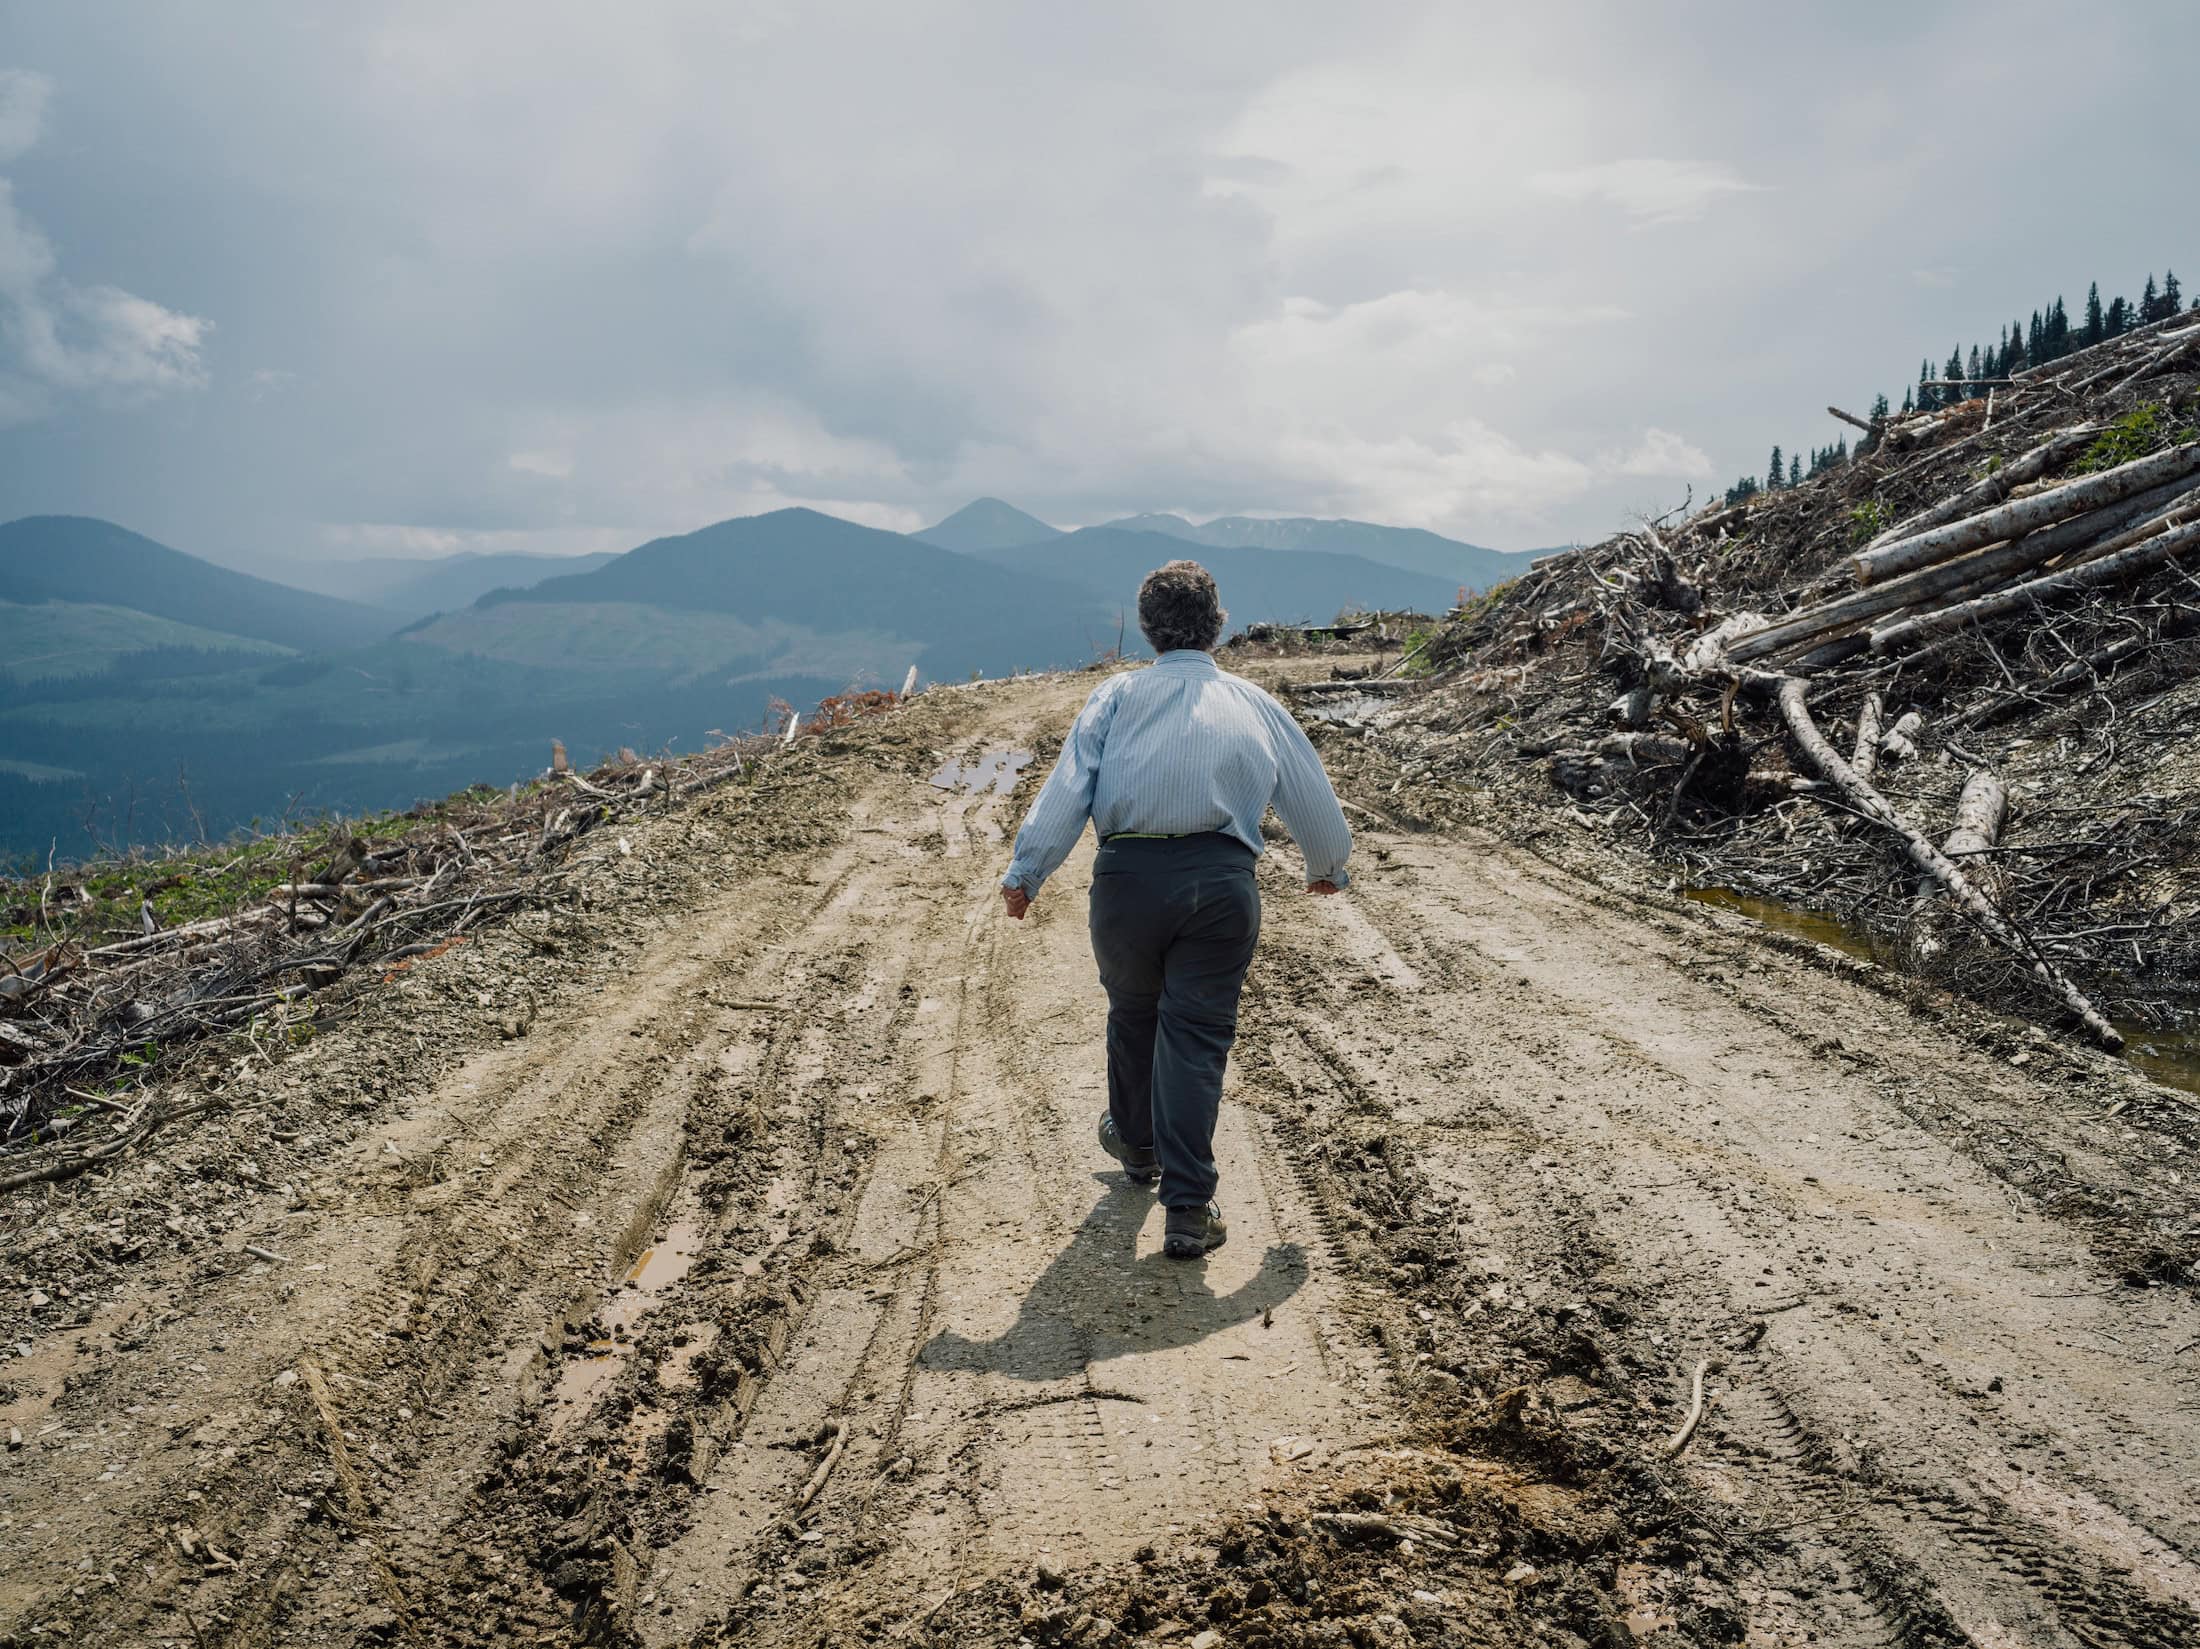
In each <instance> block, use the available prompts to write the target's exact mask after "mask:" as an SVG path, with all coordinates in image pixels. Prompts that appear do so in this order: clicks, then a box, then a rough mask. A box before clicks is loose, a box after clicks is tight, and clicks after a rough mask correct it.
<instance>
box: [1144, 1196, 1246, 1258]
mask: <svg viewBox="0 0 2200 1649" xmlns="http://www.w3.org/2000/svg"><path fill="white" fill-rule="evenodd" d="M1229 1236H1230V1228H1229V1227H1228V1226H1226V1225H1224V1224H1223V1223H1222V1210H1221V1209H1219V1208H1217V1207H1216V1206H1215V1205H1214V1204H1213V1203H1211V1202H1210V1203H1208V1204H1206V1205H1205V1206H1204V1207H1201V1208H1172V1209H1170V1210H1169V1212H1168V1218H1167V1219H1166V1220H1165V1221H1164V1222H1163V1224H1162V1227H1161V1252H1162V1253H1164V1254H1166V1255H1168V1256H1169V1258H1170V1259H1172V1260H1196V1259H1199V1258H1200V1257H1201V1256H1202V1255H1206V1254H1212V1253H1213V1252H1214V1251H1215V1250H1216V1249H1218V1248H1220V1247H1221V1246H1222V1245H1223V1244H1224V1243H1225V1242H1227V1241H1228V1240H1229Z"/></svg>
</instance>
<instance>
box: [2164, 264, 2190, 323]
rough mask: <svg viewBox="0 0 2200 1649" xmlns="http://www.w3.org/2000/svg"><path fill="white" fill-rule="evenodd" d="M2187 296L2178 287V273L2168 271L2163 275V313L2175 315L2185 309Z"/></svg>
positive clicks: (2172, 270)
mask: <svg viewBox="0 0 2200 1649" xmlns="http://www.w3.org/2000/svg"><path fill="white" fill-rule="evenodd" d="M2184 297H2185V294H2184V293H2183V291H2182V290H2180V289H2179V287H2178V285H2177V271H2176V270H2174V269H2170V270H2166V271H2164V272H2163V275H2162V313H2163V314H2165V315H2174V314H2176V313H2177V311H2178V310H2180V309H2182V308H2183V307H2184Z"/></svg>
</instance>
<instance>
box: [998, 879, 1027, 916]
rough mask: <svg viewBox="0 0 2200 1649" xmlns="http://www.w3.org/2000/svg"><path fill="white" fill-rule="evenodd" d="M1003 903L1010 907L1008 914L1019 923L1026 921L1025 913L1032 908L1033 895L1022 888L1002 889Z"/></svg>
mask: <svg viewBox="0 0 2200 1649" xmlns="http://www.w3.org/2000/svg"><path fill="white" fill-rule="evenodd" d="M1001 903H1002V904H1004V905H1006V906H1008V914H1009V915H1011V916H1013V917H1014V918H1015V919H1016V920H1017V921H1019V922H1021V921H1022V920H1023V919H1024V912H1025V911H1027V910H1029V909H1030V908H1031V895H1030V894H1028V893H1026V892H1025V891H1024V890H1023V889H1022V888H1020V887H1004V888H1002V889H1001Z"/></svg>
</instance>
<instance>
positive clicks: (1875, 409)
mask: <svg viewBox="0 0 2200 1649" xmlns="http://www.w3.org/2000/svg"><path fill="white" fill-rule="evenodd" d="M1902 410H1903V411H1904V412H1907V411H1909V410H1910V409H1909V406H1908V405H1907V404H1906V403H1905V405H1904V406H1903V408H1902ZM1887 411H1888V408H1887V397H1886V396H1884V395H1874V396H1873V397H1872V411H1871V415H1872V416H1873V417H1874V418H1884V417H1886V416H1887ZM1847 439H1848V438H1847V437H1846V436H1843V437H1842V440H1843V442H1844V443H1846V441H1847Z"/></svg>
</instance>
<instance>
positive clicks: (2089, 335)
mask: <svg viewBox="0 0 2200 1649" xmlns="http://www.w3.org/2000/svg"><path fill="white" fill-rule="evenodd" d="M2107 336H2108V319H2107V317H2106V316H2104V315H2103V314H2102V313H2101V283H2100V282H2099V281H2095V282H2094V283H2093V284H2092V285H2090V286H2088V287H2087V288H2086V289H2085V331H2084V332H2082V333H2080V334H2079V344H2078V347H2079V348H2081V349H2088V348H2091V347H2092V346H2093V345H2094V344H2097V343H2099V342H2100V341H2101V340H2102V339H2103V338H2105V337H2107Z"/></svg>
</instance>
